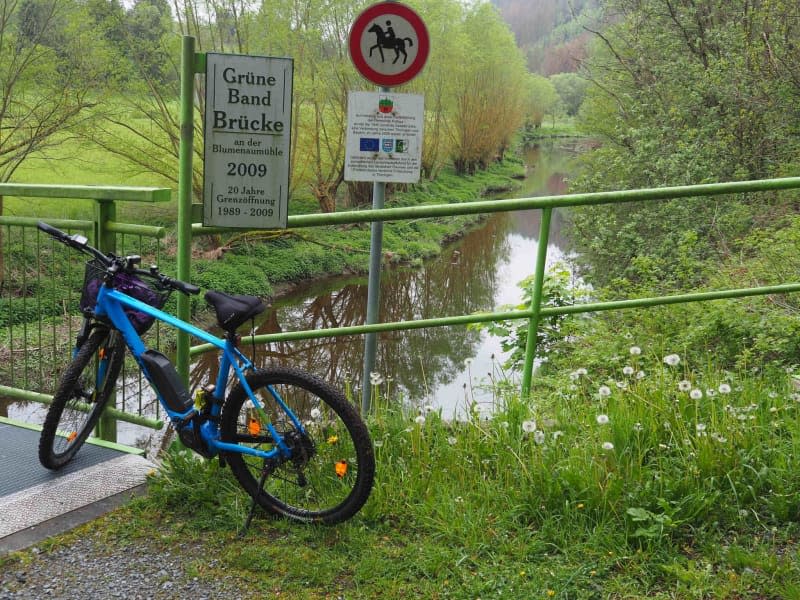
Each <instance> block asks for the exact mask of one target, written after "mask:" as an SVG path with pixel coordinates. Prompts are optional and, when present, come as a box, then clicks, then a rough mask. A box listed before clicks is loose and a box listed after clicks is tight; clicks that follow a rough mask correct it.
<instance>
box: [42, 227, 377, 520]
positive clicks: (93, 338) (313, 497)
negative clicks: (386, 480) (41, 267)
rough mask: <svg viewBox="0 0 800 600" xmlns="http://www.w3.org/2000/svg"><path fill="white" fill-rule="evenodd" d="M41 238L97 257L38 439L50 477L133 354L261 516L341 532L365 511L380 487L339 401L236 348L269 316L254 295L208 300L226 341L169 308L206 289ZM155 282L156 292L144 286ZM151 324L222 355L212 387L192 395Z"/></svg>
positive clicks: (176, 421)
mask: <svg viewBox="0 0 800 600" xmlns="http://www.w3.org/2000/svg"><path fill="white" fill-rule="evenodd" d="M38 227H39V229H40V230H41V231H43V232H45V233H47V234H48V235H50V236H52V237H53V238H54V239H56V240H57V241H59V242H62V243H63V244H66V245H67V246H69V247H71V248H74V249H76V250H78V251H80V252H83V253H85V254H87V255H89V256H90V257H91V260H89V262H88V263H87V265H86V275H85V279H84V285H83V291H82V296H81V309H82V311H83V314H84V320H83V325H82V327H81V329H80V331H79V333H78V336H77V340H76V345H75V349H74V353H73V358H72V362H71V363H70V364H69V366H68V367H67V368H66V370H65V372H64V374H63V375H62V376H61V379H60V380H59V383H58V386H57V389H56V391H55V394H54V396H53V402H52V404H51V405H50V408H49V410H48V412H47V416H46V418H45V422H44V426H43V428H42V434H41V438H40V441H39V460H40V462H41V463H42V465H44V466H45V467H47V468H49V469H59V468H61V467H63V466H64V465H65V464H67V463H68V462H69V461H70V460H71V459H72V458H73V457H74V456H75V453H76V452H77V451H78V450H79V449H80V447H81V446H82V445H83V443H84V442H85V441H86V439H87V438H88V436H89V434H90V433H91V431H92V429H93V428H94V427H95V425H96V424H97V421H98V419H99V418H100V415H101V413H102V412H103V409H104V408H105V407H106V404H107V403H108V400H109V398H110V397H111V395H112V392H113V390H114V386H115V384H116V380H117V377H118V376H119V373H120V370H121V368H122V363H123V360H124V357H125V348H126V347H127V348H128V350H130V353H131V354H132V355H133V357H134V359H135V360H136V362H137V364H138V365H139V367H140V368H141V370H142V372H143V373H144V375H145V377H146V378H147V380H148V381H149V382H150V384H151V385H152V387H153V389H154V390H155V392H156V395H157V396H158V399H159V401H160V403H161V405H162V406H163V407H164V410H165V412H166V414H167V415H168V416H169V420H170V422H171V424H172V426H173V427H174V428H175V430H176V431H177V434H178V436H179V438H180V440H181V441H182V442H183V444H185V445H186V446H188V447H189V448H191V449H192V450H194V451H195V452H197V453H199V454H201V455H202V456H204V457H206V458H213V457H218V458H219V460H220V463H221V464H223V465H228V466H229V467H230V468H231V471H232V472H233V474H234V476H235V477H236V479H237V480H238V481H239V483H240V484H241V486H242V487H243V488H244V489H245V491H246V492H247V493H248V494H249V495H250V496H251V498H252V506H251V509H250V514H249V515H248V517H247V521H246V523H245V529H246V528H247V526H248V525H249V523H250V521H251V519H252V517H253V513H254V511H255V509H256V506H257V505H258V506H261V507H262V508H263V509H265V510H266V511H267V512H269V513H273V514H278V515H283V516H285V517H288V518H290V519H294V520H298V521H305V522H323V523H338V522H341V521H344V520H346V519H348V518H350V517H352V516H353V515H354V514H355V513H356V512H358V510H359V509H360V508H361V507H362V506H363V505H364V503H365V502H366V501H367V498H368V496H369V494H370V491H371V489H372V485H373V481H374V477H375V456H374V451H373V447H372V443H371V441H370V436H369V432H368V430H367V427H366V425H365V424H364V421H363V420H362V419H361V417H360V416H359V414H358V412H357V411H356V409H355V408H354V406H353V405H352V404H351V403H350V402H348V401H347V399H346V398H345V397H344V395H343V394H341V393H340V392H338V391H337V390H335V389H334V388H332V387H331V386H330V385H328V384H327V383H325V382H323V381H321V380H320V379H318V378H316V377H314V376H313V375H310V374H308V373H306V372H304V371H300V370H298V369H293V368H280V367H276V368H269V369H266V370H260V369H256V368H255V367H254V365H253V363H252V361H250V360H249V359H248V358H247V357H246V356H245V355H244V354H243V353H242V352H241V350H240V349H239V347H238V341H239V336H238V335H237V334H236V329H237V328H238V327H239V326H240V325H243V324H244V323H246V322H248V321H250V320H252V319H253V318H254V317H255V316H256V315H258V314H260V313H261V312H263V311H264V310H265V306H264V304H263V303H262V301H261V300H260V299H259V298H257V297H255V296H243V295H231V294H225V293H222V292H215V291H209V292H207V293H206V294H205V299H206V301H207V302H208V304H209V305H210V306H211V307H212V308H213V310H214V311H215V313H216V317H217V323H218V325H219V327H220V328H221V329H222V330H223V331H224V332H225V336H224V339H223V338H218V337H216V336H214V335H212V334H210V333H208V332H206V331H204V330H202V329H199V328H197V327H195V326H193V325H192V324H190V323H186V322H185V321H182V320H180V319H178V318H176V317H174V316H173V315H170V314H169V313H166V312H164V311H163V310H161V308H162V307H163V305H164V303H165V302H166V299H167V297H168V296H169V294H170V293H171V292H172V291H178V292H180V293H183V294H187V295H189V294H198V293H199V292H200V288H198V287H197V286H195V285H192V284H190V283H186V282H183V281H179V280H176V279H172V278H170V277H167V276H166V275H164V274H162V273H160V272H159V270H158V267H156V266H152V267H150V268H149V269H148V270H145V269H140V268H139V264H140V262H141V258H140V257H139V256H125V257H120V256H114V255H112V254H108V255H107V254H104V253H103V252H101V251H99V250H98V249H96V248H93V247H92V246H90V245H89V244H88V240H87V239H86V238H85V237H83V236H81V235H78V234H74V235H69V234H67V233H65V232H63V231H61V230H59V229H56V228H54V227H52V226H50V225H48V224H46V223H41V222H40V223H39V225H38ZM148 282H149V284H148ZM155 320H159V321H162V322H164V323H166V324H167V325H169V326H171V327H174V328H177V329H179V330H181V331H186V332H188V333H189V334H190V335H192V336H194V337H196V338H199V339H200V340H202V341H204V342H206V343H209V344H212V345H214V346H216V347H217V348H218V349H219V352H220V354H221V356H220V360H219V372H218V375H217V378H216V381H215V382H214V383H211V382H208V383H206V384H205V385H204V386H201V387H200V388H199V389H198V390H197V393H196V394H195V396H194V397H192V395H191V394H190V392H189V390H187V389H186V386H185V385H184V384H183V381H182V380H181V378H180V377H179V376H178V374H177V372H176V370H175V367H174V366H173V364H172V363H171V362H170V360H169V359H168V358H167V357H166V356H165V355H163V354H162V353H160V352H158V351H157V350H154V349H148V348H147V347H146V346H145V344H144V342H143V341H142V338H141V336H142V335H143V334H144V332H145V331H147V329H148V328H149V327H150V326H151V325H152V323H153V322H154V321H155Z"/></svg>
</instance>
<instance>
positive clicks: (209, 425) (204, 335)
mask: <svg viewBox="0 0 800 600" xmlns="http://www.w3.org/2000/svg"><path fill="white" fill-rule="evenodd" d="M124 307H130V308H132V309H134V310H136V311H140V312H143V313H145V314H147V315H149V316H151V317H154V318H155V319H157V320H159V321H162V322H164V323H166V324H167V325H169V326H170V327H173V328H175V329H179V330H181V331H184V332H186V333H188V334H189V335H191V336H194V337H196V338H199V339H201V340H203V341H204V342H206V343H209V344H212V345H213V346H215V347H216V348H218V349H219V350H220V351H221V352H222V357H221V360H220V366H219V373H218V375H217V381H216V387H215V392H214V394H213V396H212V398H211V411H210V416H211V417H219V415H220V412H221V409H222V404H223V401H224V394H225V391H226V390H227V387H228V381H229V378H230V375H231V371H233V372H234V373H235V374H236V377H237V379H238V380H239V383H240V384H241V385H242V388H243V389H244V390H245V392H246V393H247V396H248V397H249V399H250V402H251V403H252V404H253V406H254V407H255V409H256V410H257V411H259V412H261V413H262V414H265V413H264V405H263V404H262V403H261V402H259V400H258V398H256V396H255V394H254V393H253V390H252V389H251V388H250V385H249V384H248V383H247V379H246V377H245V371H249V370H252V369H253V368H254V366H253V363H252V362H251V361H250V360H249V359H248V358H247V357H246V356H245V355H244V354H242V352H241V351H240V350H239V349H238V348H237V347H236V345H235V342H234V340H233V339H227V338H226V339H222V338H218V337H217V336H215V335H212V334H210V333H208V332H207V331H204V330H202V329H200V328H198V327H195V326H194V325H192V324H191V323H187V322H185V321H182V320H181V319H178V318H177V317H175V316H173V315H171V314H169V313H166V312H164V311H162V310H160V309H158V308H154V307H152V306H150V305H149V304H146V303H145V302H142V301H140V300H137V299H136V298H133V297H131V296H129V295H127V294H125V293H123V292H120V291H119V290H116V289H113V288H110V287H108V286H107V285H106V284H105V283H104V284H103V285H102V286H101V287H100V289H99V290H98V294H97V305H96V307H95V316H97V317H100V318H106V319H108V320H109V321H110V322H111V323H112V324H113V326H114V327H115V328H116V329H118V330H119V331H120V333H121V334H122V337H123V339H124V340H125V344H126V346H127V347H128V349H129V350H130V351H131V354H133V356H134V358H135V359H136V362H137V363H138V365H139V367H140V369H141V370H142V373H144V375H145V377H146V378H147V380H148V381H149V382H150V384H151V386H152V387H153V390H154V391H155V392H156V395H157V397H158V400H159V402H160V403H161V406H162V407H163V408H164V410H165V411H166V413H167V414H168V415H169V418H170V420H171V421H172V423H173V424H174V425H175V426H176V427H194V426H195V423H197V422H198V421H197V420H196V419H195V416H198V415H200V413H199V412H198V411H197V410H196V409H195V408H194V407H192V406H190V407H189V409H188V410H187V411H186V412H184V413H178V412H176V411H174V410H172V409H171V408H170V407H169V406H168V404H167V402H166V401H165V399H164V398H163V397H162V395H161V392H160V391H159V390H158V389H157V388H156V386H155V385H154V384H153V379H152V377H151V376H150V374H149V373H148V372H147V368H146V367H145V365H144V363H143V361H142V355H143V354H144V352H145V351H146V350H147V347H146V346H145V344H144V342H143V341H142V338H141V337H140V336H139V334H138V333H137V331H136V329H135V328H134V327H133V325H132V324H131V322H130V319H129V318H128V316H127V315H126V314H125V311H124ZM269 391H270V394H271V396H272V398H273V400H274V401H275V402H276V403H277V404H278V405H279V406H280V408H281V409H282V410H283V411H284V412H285V413H286V414H287V415H288V416H289V418H290V419H291V421H292V423H293V424H294V426H295V427H296V428H297V429H298V430H299V431H301V432H305V428H304V427H303V425H302V423H301V422H300V419H298V418H297V416H296V415H295V414H294V413H293V412H292V411H291V410H290V409H289V407H288V406H287V405H286V403H285V402H284V401H283V399H282V398H281V397H280V394H278V392H277V390H275V389H273V388H270V389H269ZM217 393H221V394H222V395H223V397H219V396H217ZM217 423H218V419H216V418H212V419H205V420H203V421H202V423H201V424H200V427H199V432H198V431H195V433H199V435H200V436H201V437H202V439H203V441H204V442H205V443H206V446H207V447H208V449H209V451H210V452H211V453H212V455H216V454H217V453H219V452H236V453H239V454H249V455H252V456H257V457H259V458H263V459H266V460H269V459H274V458H289V457H290V456H291V450H290V448H289V447H288V446H287V445H286V443H285V441H284V439H283V437H282V436H281V435H280V434H279V433H278V431H277V430H276V429H275V427H274V426H273V424H272V422H271V420H267V423H266V425H267V430H268V431H269V434H270V436H271V437H272V440H273V442H274V446H275V447H274V448H273V449H272V450H269V451H264V450H258V449H255V448H250V447H247V446H241V445H238V444H233V443H228V442H223V441H221V440H220V439H219V438H220V432H219V426H218V424H217Z"/></svg>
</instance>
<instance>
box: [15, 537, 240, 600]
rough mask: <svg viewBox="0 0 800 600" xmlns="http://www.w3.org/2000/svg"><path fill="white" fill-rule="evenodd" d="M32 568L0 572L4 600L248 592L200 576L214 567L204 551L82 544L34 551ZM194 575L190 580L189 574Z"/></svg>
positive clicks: (231, 597)
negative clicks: (198, 574)
mask: <svg viewBox="0 0 800 600" xmlns="http://www.w3.org/2000/svg"><path fill="white" fill-rule="evenodd" d="M32 555H33V560H32V561H31V562H30V563H28V564H23V563H20V562H15V563H11V564H7V565H5V567H3V569H2V572H0V600H12V599H13V600H18V599H20V598H25V599H26V600H31V599H37V598H48V599H52V598H55V599H65V600H66V599H70V600H74V599H75V598H81V599H82V600H84V599H85V600H95V599H97V600H107V599H110V598H125V599H126V600H139V599H141V600H150V599H151V598H170V599H174V598H192V599H193V600H202V599H204V598H207V599H212V598H225V599H226V600H237V599H244V598H246V597H248V596H247V593H246V586H244V585H243V583H242V582H240V581H237V580H235V579H234V578H222V579H220V578H216V577H215V578H214V579H209V578H204V577H203V576H202V575H200V576H197V575H196V574H197V572H198V569H197V567H202V566H203V565H208V566H210V567H212V568H213V567H214V566H215V565H216V563H217V561H216V560H215V559H213V558H211V557H204V556H203V552H202V548H200V547H192V546H189V547H182V548H181V549H180V550H179V551H178V552H176V551H164V550H163V549H159V548H157V547H156V546H155V544H153V543H152V542H148V541H146V540H136V541H135V542H133V543H131V542H125V543H124V544H118V545H115V544H114V541H113V540H111V541H109V540H94V539H80V540H76V541H75V542H74V543H73V544H71V545H69V546H64V547H59V548H56V549H55V550H53V551H52V552H40V551H38V550H37V549H35V548H34V549H33V550H32ZM189 569H190V570H191V573H192V574H191V575H190V574H187V570H189Z"/></svg>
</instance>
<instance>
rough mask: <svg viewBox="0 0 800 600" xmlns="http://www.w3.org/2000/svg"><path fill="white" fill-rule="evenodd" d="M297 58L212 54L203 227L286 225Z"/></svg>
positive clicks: (208, 64) (208, 59)
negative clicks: (293, 81) (293, 61)
mask: <svg viewBox="0 0 800 600" xmlns="http://www.w3.org/2000/svg"><path fill="white" fill-rule="evenodd" d="M292 76H293V63H292V59H291V58H272V57H265V56H242V55H235V54H207V55H206V112H205V138H204V142H205V147H204V151H205V160H204V177H203V224H204V225H214V226H220V227H237V228H246V229H274V228H281V227H286V218H287V216H288V215H287V213H288V207H289V148H290V145H289V144H290V132H291V117H292Z"/></svg>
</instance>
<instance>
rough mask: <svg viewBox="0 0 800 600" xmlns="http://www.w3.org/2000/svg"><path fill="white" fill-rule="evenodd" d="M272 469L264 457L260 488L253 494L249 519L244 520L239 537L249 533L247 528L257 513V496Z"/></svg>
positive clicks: (248, 514) (259, 482) (259, 481)
mask: <svg viewBox="0 0 800 600" xmlns="http://www.w3.org/2000/svg"><path fill="white" fill-rule="evenodd" d="M269 472H270V469H269V466H268V463H267V459H266V458H265V459H264V468H263V469H261V479H259V480H258V490H257V491H256V495H255V496H253V502H252V503H251V504H250V512H248V513H247V519H246V520H245V522H244V526H243V527H242V529H241V531H239V538H240V539H242V538H244V536H246V535H247V530H248V529H249V528H250V523H251V522H252V521H253V517H254V516H255V514H256V506H257V503H256V498H258V494H260V493H261V490H263V489H264V482H265V481H266V480H267V475H269Z"/></svg>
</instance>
